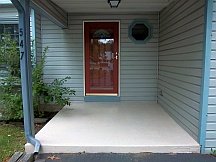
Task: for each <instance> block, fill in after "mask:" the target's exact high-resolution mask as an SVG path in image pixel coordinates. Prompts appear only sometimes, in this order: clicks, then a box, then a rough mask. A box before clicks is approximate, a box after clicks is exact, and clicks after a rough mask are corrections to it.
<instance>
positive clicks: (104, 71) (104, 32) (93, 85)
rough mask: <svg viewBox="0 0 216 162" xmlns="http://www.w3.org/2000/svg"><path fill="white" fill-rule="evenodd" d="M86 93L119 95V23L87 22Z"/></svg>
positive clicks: (85, 33)
mask: <svg viewBox="0 0 216 162" xmlns="http://www.w3.org/2000/svg"><path fill="white" fill-rule="evenodd" d="M84 36H85V93H86V95H118V57H119V55H118V51H119V49H118V47H119V23H118V22H85V23H84Z"/></svg>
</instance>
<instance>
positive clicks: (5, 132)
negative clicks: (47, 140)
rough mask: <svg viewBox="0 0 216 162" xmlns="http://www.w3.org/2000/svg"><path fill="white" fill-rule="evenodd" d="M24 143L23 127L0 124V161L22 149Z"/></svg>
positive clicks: (2, 161) (3, 161) (4, 161)
mask: <svg viewBox="0 0 216 162" xmlns="http://www.w3.org/2000/svg"><path fill="white" fill-rule="evenodd" d="M25 143H26V141H25V135H24V131H23V128H21V127H20V126H16V125H10V124H0V162H6V161H7V160H8V159H9V158H10V157H11V156H12V155H13V154H14V153H15V152H16V151H24V144H25Z"/></svg>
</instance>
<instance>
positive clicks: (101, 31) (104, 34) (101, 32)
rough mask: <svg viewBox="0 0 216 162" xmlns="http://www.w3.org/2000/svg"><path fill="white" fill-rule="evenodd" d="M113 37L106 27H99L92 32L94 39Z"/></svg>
mask: <svg viewBox="0 0 216 162" xmlns="http://www.w3.org/2000/svg"><path fill="white" fill-rule="evenodd" d="M111 37H112V35H111V33H110V31H108V30H104V29H98V30H96V31H95V32H94V33H92V38H94V39H110V38H111Z"/></svg>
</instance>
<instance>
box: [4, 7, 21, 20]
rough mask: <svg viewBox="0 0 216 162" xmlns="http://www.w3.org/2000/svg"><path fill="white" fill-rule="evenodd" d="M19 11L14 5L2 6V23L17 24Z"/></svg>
mask: <svg viewBox="0 0 216 162" xmlns="http://www.w3.org/2000/svg"><path fill="white" fill-rule="evenodd" d="M17 22H18V12H17V10H16V9H15V8H14V7H1V6H0V24H8V23H9V24H14V23H15V24H17Z"/></svg>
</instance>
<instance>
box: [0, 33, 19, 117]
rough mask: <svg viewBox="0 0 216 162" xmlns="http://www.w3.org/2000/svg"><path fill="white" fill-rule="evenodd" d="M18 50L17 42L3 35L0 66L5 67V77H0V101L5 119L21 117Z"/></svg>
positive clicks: (0, 43) (0, 48) (0, 46)
mask: <svg viewBox="0 0 216 162" xmlns="http://www.w3.org/2000/svg"><path fill="white" fill-rule="evenodd" d="M19 65H20V64H19V52H18V49H17V43H16V41H14V40H13V39H11V38H10V36H9V35H4V36H3V38H2V40H1V42H0V66H1V67H4V69H6V71H7V72H8V73H7V77H4V78H2V79H0V103H1V105H3V107H2V109H3V111H2V114H3V117H4V118H5V119H6V120H9V119H21V118H22V116H23V115H22V97H21V88H20V70H19Z"/></svg>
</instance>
